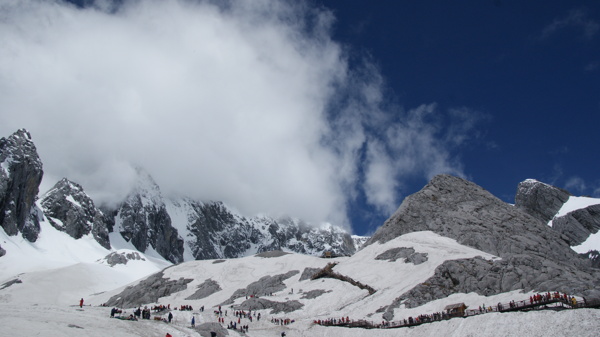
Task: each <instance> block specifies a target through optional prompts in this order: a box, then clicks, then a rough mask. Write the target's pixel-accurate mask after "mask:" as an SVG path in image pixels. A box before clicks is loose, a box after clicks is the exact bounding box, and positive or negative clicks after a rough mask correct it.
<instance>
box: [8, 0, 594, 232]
mask: <svg viewBox="0 0 600 337" xmlns="http://www.w3.org/2000/svg"><path fill="white" fill-rule="evenodd" d="M73 3H75V4H77V5H73ZM82 3H85V4H82ZM0 12H4V13H6V15H4V16H1V17H0V45H3V46H4V48H2V50H0V88H1V89H2V90H0V102H1V103H2V104H0V136H7V135H9V134H11V133H12V132H14V131H15V130H17V129H19V128H27V129H28V130H29V131H30V132H31V134H32V136H33V139H34V141H35V143H36V146H37V148H38V152H39V153H40V156H41V158H42V161H43V162H44V172H45V175H44V181H43V182H42V187H41V191H42V192H44V191H45V190H47V189H48V188H50V187H51V186H52V185H53V184H54V183H55V182H56V181H58V180H60V179H61V178H62V177H68V178H69V179H71V180H73V181H75V182H77V183H79V184H81V185H82V186H83V187H84V188H85V190H86V191H87V192H88V194H90V195H91V196H92V197H93V198H94V200H95V201H96V202H97V203H115V202H116V201H118V200H120V198H123V197H124V196H125V195H126V194H127V193H128V192H129V191H130V188H131V185H132V183H133V182H134V181H135V172H136V168H137V167H142V168H144V169H145V170H147V171H148V172H149V173H150V174H151V175H152V176H153V177H154V179H155V180H156V181H157V183H158V184H159V185H160V186H161V190H162V191H163V194H165V195H186V196H191V197H194V198H197V199H201V200H222V201H224V202H225V203H227V204H228V205H230V206H233V207H235V208H236V209H238V210H239V211H240V212H241V213H244V214H247V215H254V214H259V213H260V214H271V215H284V214H287V215H292V216H297V217H300V218H303V219H307V220H309V221H311V222H313V223H318V222H321V221H328V222H331V223H334V224H338V225H341V226H345V227H346V228H348V229H351V230H352V231H353V232H355V233H357V234H361V235H363V234H369V233H372V232H373V231H374V230H375V229H376V228H377V227H378V226H380V225H381V224H382V223H383V222H384V221H385V219H387V218H388V217H389V215H390V214H391V213H392V212H393V211H394V210H395V209H396V208H397V207H398V206H399V205H400V203H401V201H402V200H403V198H404V197H406V196H407V195H409V194H412V193H415V192H416V191H418V190H419V189H420V188H422V187H423V186H424V185H425V184H426V183H427V181H428V180H429V179H431V178H432V177H433V176H434V175H435V174H439V173H449V174H454V175H458V176H462V177H464V178H467V179H469V180H471V181H474V182H475V183H477V184H479V185H481V186H482V187H484V188H486V189H487V190H489V191H490V192H491V193H493V194H494V195H496V196H498V197H499V198H501V199H502V200H504V201H506V202H512V201H513V200H514V193H515V191H516V188H517V184H518V183H519V182H521V181H523V180H524V179H527V178H535V179H538V180H541V181H544V182H547V183H550V184H553V185H555V186H559V187H563V188H566V189H568V190H569V191H571V192H572V193H574V194H576V195H592V196H600V179H599V178H598V176H597V169H596V165H597V164H598V155H597V154H596V148H595V147H596V145H597V144H600V135H599V133H598V131H597V125H598V124H599V123H598V120H599V118H600V117H599V116H600V114H599V113H600V95H598V93H599V92H600V76H599V74H600V43H599V42H600V5H599V4H598V3H597V2H596V1H568V2H567V1H527V2H522V1H499V0H498V1H463V2H449V1H419V2H415V1H411V2H408V1H378V2H366V1H341V0H340V1H316V0H309V1H275V0H260V1H256V0H239V1H231V2H220V1H217V2H214V1H200V0H198V1H196V0H165V1H159V0H148V1H108V0H103V1H100V0H99V1H72V2H66V1H60V0H56V1H34V0H23V1H7V2H5V3H3V4H2V5H0Z"/></svg>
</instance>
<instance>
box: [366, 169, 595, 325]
mask: <svg viewBox="0 0 600 337" xmlns="http://www.w3.org/2000/svg"><path fill="white" fill-rule="evenodd" d="M417 231H433V232H435V233H437V234H439V235H442V236H446V237H449V238H452V239H455V240H457V241H458V242H459V243H460V244H463V245H465V246H470V247H473V248H476V249H479V250H482V251H484V252H487V253H490V254H493V255H496V256H499V257H501V258H502V261H501V262H496V263H491V262H488V261H485V260H480V259H469V260H467V261H466V262H461V263H459V264H457V262H456V261H448V262H446V263H445V264H444V265H443V266H442V267H440V268H442V269H439V268H438V269H439V270H440V271H439V273H436V276H434V277H433V278H432V279H430V280H428V281H426V283H427V284H428V286H427V287H417V288H415V289H413V290H411V291H408V292H407V293H405V294H403V295H402V296H400V297H399V298H398V299H396V301H394V303H395V304H396V305H398V304H399V303H400V302H405V303H414V304H416V303H424V301H428V300H431V299H436V298H442V297H445V296H447V295H449V294H450V293H454V292H471V291H474V292H477V293H480V294H482V295H491V294H497V293H501V292H504V291H508V290H511V289H526V290H536V291H546V290H561V291H564V292H568V293H571V294H579V295H586V294H587V295H589V296H590V297H598V295H600V293H598V291H597V290H595V289H598V286H599V285H600V281H598V277H597V276H598V275H597V274H595V272H594V271H592V269H591V268H590V266H589V263H586V261H585V260H584V259H581V258H579V257H578V255H577V254H576V253H575V252H574V251H573V250H571V248H570V246H569V244H568V243H567V242H566V241H565V240H564V237H563V236H561V235H560V234H559V233H557V232H556V231H554V230H553V229H552V228H551V227H550V226H548V225H547V224H546V223H545V222H543V221H542V220H540V219H538V218H536V217H533V216H531V215H529V214H527V213H526V212H524V211H522V210H521V209H520V208H518V207H515V206H512V205H509V204H506V203H504V202H502V201H501V200H499V199H497V198H496V197H494V196H493V195H491V194H490V193H489V192H487V191H486V190H484V189H483V188H481V187H479V186H477V185H476V184H474V183H472V182H469V181H466V180H464V179H461V178H457V177H452V176H449V175H439V176H436V177H434V178H433V179H432V180H431V181H430V182H429V183H428V184H427V185H426V186H425V187H424V188H423V189H422V190H421V191H419V192H417V193H415V194H413V195H411V196H409V197H407V198H406V199H405V200H404V201H403V203H402V205H400V208H399V209H398V210H397V211H396V212H395V213H394V215H392V217H391V218H390V219H389V220H387V221H386V222H385V224H384V225H383V226H382V227H380V228H379V229H378V230H377V231H376V232H375V234H374V235H373V237H372V238H371V240H370V241H369V242H367V243H366V244H367V245H368V244H371V243H373V242H387V241H389V240H392V239H393V238H396V237H398V236H400V235H403V234H407V233H411V232H417ZM465 263H466V264H467V266H465V265H464V264H465ZM461 264H462V265H461ZM455 265H456V266H455ZM488 265H490V267H487V266H488ZM449 266H452V267H449ZM454 266H455V267H454ZM484 267H485V268H484ZM444 268H445V269H444ZM463 270H464V271H463ZM466 270H470V271H469V272H472V273H474V274H473V275H472V277H471V278H465V280H461V278H460V277H458V274H457V273H465V272H466ZM490 271H492V272H493V273H491V272H490ZM465 275H466V274H465ZM494 275H501V276H502V277H498V280H497V281H493V280H492V279H491V278H494V277H495V276H494ZM442 280H443V281H442ZM456 281H458V282H456ZM448 282H450V283H448ZM450 284H452V285H453V286H452V287H449V285H450ZM459 285H460V286H459ZM390 307H391V308H393V307H394V305H392V306H390ZM388 312H389V313H390V314H392V315H393V312H392V311H391V309H388ZM390 314H388V315H387V317H388V318H389V317H390Z"/></svg>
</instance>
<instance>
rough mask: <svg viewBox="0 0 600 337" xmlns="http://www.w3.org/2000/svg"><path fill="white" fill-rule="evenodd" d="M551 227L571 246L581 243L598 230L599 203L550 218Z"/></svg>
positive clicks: (599, 220) (599, 217) (599, 218)
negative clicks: (565, 238)
mask: <svg viewBox="0 0 600 337" xmlns="http://www.w3.org/2000/svg"><path fill="white" fill-rule="evenodd" d="M552 228H553V229H554V230H555V231H557V232H559V233H561V234H563V235H565V236H566V237H567V242H568V243H569V245H571V246H578V245H580V244H582V243H583V242H584V241H585V240H587V238H588V237H589V236H590V235H591V234H595V233H597V232H598V231H599V230H600V205H591V206H588V207H586V208H581V209H578V210H575V211H573V212H569V213H567V214H566V215H563V216H561V217H557V218H555V219H554V220H552Z"/></svg>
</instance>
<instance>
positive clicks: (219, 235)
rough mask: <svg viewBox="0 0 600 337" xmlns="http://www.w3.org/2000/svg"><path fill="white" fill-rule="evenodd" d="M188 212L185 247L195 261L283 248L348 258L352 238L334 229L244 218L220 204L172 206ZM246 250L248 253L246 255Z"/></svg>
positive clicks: (294, 221) (293, 221) (292, 221)
mask: <svg viewBox="0 0 600 337" xmlns="http://www.w3.org/2000/svg"><path fill="white" fill-rule="evenodd" d="M184 203H185V204H186V205H185V208H186V209H188V210H191V211H190V212H189V214H188V218H189V219H191V221H190V223H189V224H188V226H187V227H188V228H189V230H190V233H191V236H190V238H189V239H188V240H187V244H188V246H189V248H190V250H191V253H192V255H193V256H194V258H195V259H196V260H207V259H220V258H237V257H242V256H246V255H248V253H254V252H253V251H251V250H254V251H255V252H257V253H263V252H270V251H280V250H282V249H285V250H287V251H293V252H297V253H300V254H310V255H321V254H322V253H323V252H325V251H332V252H333V253H334V254H336V255H352V254H353V253H354V252H355V251H356V247H355V244H354V241H353V240H352V237H351V236H350V235H349V234H348V233H347V232H346V231H344V230H342V229H341V228H337V227H334V226H330V227H325V228H316V227H314V226H311V225H309V224H307V223H305V222H303V221H301V220H297V219H292V218H278V219H274V218H270V217H267V216H257V217H245V216H242V215H240V214H236V213H234V212H232V211H231V210H230V209H229V208H228V207H227V206H226V205H225V204H223V203H222V202H199V201H193V200H189V199H187V200H182V201H179V202H175V203H174V204H175V206H178V207H182V206H183V204H184ZM249 251H250V252H249Z"/></svg>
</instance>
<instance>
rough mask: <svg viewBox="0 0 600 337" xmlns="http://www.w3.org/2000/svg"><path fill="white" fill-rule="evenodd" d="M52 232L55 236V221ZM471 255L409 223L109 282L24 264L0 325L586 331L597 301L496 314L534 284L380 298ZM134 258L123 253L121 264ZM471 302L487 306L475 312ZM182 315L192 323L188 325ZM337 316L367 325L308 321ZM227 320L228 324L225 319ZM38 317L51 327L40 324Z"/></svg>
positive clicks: (103, 276)
mask: <svg viewBox="0 0 600 337" xmlns="http://www.w3.org/2000/svg"><path fill="white" fill-rule="evenodd" d="M56 233H59V234H61V235H64V236H66V234H64V233H62V232H59V231H56ZM90 240H91V239H90ZM72 241H73V242H76V241H74V240H72ZM94 243H95V242H94ZM95 244H96V245H97V243H95ZM415 255H418V256H420V257H416V256H415ZM402 256H407V257H402ZM411 256H413V257H412V258H411ZM475 258H477V259H481V260H482V261H485V262H486V263H495V262H499V261H502V259H501V258H499V257H498V256H494V255H493V254H489V253H486V252H483V251H481V250H477V249H474V248H472V247H468V246H465V245H462V244H460V243H459V242H457V241H456V240H454V239H450V238H447V237H443V236H441V235H439V234H436V233H433V232H431V231H418V232H412V233H408V234H403V235H400V236H398V237H396V238H393V239H390V240H388V241H387V242H385V243H382V242H374V243H371V244H370V245H368V246H366V247H365V248H363V249H362V250H360V251H359V252H357V253H356V254H354V255H353V256H351V257H339V258H333V259H323V258H318V257H314V256H308V255H303V254H296V253H285V252H267V253H261V254H257V255H255V256H247V257H243V258H238V259H227V260H222V259H217V260H200V261H189V262H184V263H181V264H178V265H175V266H171V267H169V268H166V269H163V270H161V271H158V272H156V273H154V274H153V275H151V276H149V277H147V278H144V279H142V280H138V281H135V282H132V283H130V284H129V285H126V286H125V285H123V286H120V287H117V288H113V289H112V290H110V289H111V287H113V286H114V285H115V280H116V278H115V277H114V274H113V273H112V272H110V267H108V266H107V265H106V264H105V263H104V262H102V263H80V264H77V265H74V266H70V267H65V268H59V269H53V270H48V271H41V272H34V273H26V274H23V275H20V276H18V277H17V278H15V279H12V280H11V281H13V282H12V283H9V282H4V281H0V299H1V300H0V324H2V326H3V327H4V328H5V329H9V331H16V332H18V333H17V335H22V336H25V335H32V334H35V333H36V332H39V331H45V335H46V336H50V337H53V336H81V335H82V334H84V335H86V336H106V335H110V336H164V335H165V334H166V333H170V334H171V335H172V336H174V337H180V336H181V337H183V336H198V335H201V336H210V332H211V331H212V332H216V333H217V336H280V335H281V332H285V333H286V335H287V336H335V337H337V336H464V335H477V336H498V335H500V336H515V335H518V336H540V333H543V334H544V335H548V336H564V335H577V336H595V335H596V334H597V331H598V329H599V328H600V311H599V310H597V309H576V310H566V309H563V310H559V309H560V306H558V305H560V304H548V306H549V307H553V308H555V310H543V309H541V308H542V307H543V306H542V305H539V306H538V310H532V311H514V312H510V311H507V312H503V313H499V312H497V310H498V303H503V304H506V306H507V307H508V306H509V304H510V303H511V302H512V301H515V302H516V303H518V304H519V305H521V304H523V303H528V302H529V298H530V297H531V296H533V295H535V294H536V292H535V291H523V290H522V289H515V290H512V291H506V292H502V293H498V294H493V295H492V294H490V295H484V294H479V293H476V292H461V291H457V292H454V293H452V294H450V295H448V296H445V297H443V298H439V299H430V300H428V301H426V302H425V303H423V304H421V305H419V306H409V305H404V304H402V305H400V306H397V307H393V308H391V309H390V308H389V307H388V304H389V303H390V301H391V300H392V299H394V298H401V297H403V296H404V294H406V293H410V292H411V291H413V290H414V289H415V288H419V287H422V286H423V285H425V284H427V283H428V282H430V280H431V278H432V276H434V275H436V274H437V272H438V270H439V269H440V268H441V267H442V266H443V265H444V264H447V263H448V262H452V261H462V260H465V259H475ZM136 261H137V260H131V261H130V262H129V263H128V264H131V263H134V262H136ZM330 263H333V264H334V265H333V267H332V268H330V269H331V270H332V271H333V272H334V273H335V274H337V275H341V276H342V277H341V278H331V277H324V278H316V277H315V276H318V273H319V272H320V271H323V270H324V269H327V268H328V265H329V266H332V264H330ZM446 278H447V279H448V280H451V279H454V278H455V279H459V280H460V281H461V282H462V281H463V279H462V278H461V276H460V273H456V272H453V271H450V272H449V273H448V275H446ZM349 281H355V282H354V284H353V283H351V282H349ZM104 283H107V284H104ZM67 284H68V286H67ZM356 284H358V285H363V286H367V287H369V288H372V289H373V290H374V291H369V289H367V288H361V287H360V286H357V285H356ZM103 285H104V286H103ZM48 287H54V289H55V291H53V292H44V291H42V289H47V288H48ZM569 295H575V294H569ZM82 297H83V298H84V300H85V302H84V303H85V304H84V306H83V308H81V309H80V308H79V307H78V306H77V304H78V301H79V299H80V298H82ZM575 299H576V301H578V302H582V301H583V298H582V297H581V296H575ZM587 301H591V299H590V298H588V299H587ZM456 303H464V305H465V306H466V307H467V312H469V314H470V315H472V316H471V317H468V318H465V319H462V318H458V319H449V320H441V321H438V322H435V323H425V324H422V325H415V326H413V327H411V328H408V327H406V328H396V329H387V328H385V327H384V326H381V325H382V321H383V322H384V323H385V322H387V323H385V324H389V325H395V324H403V322H404V320H405V319H406V320H407V321H408V320H414V319H416V318H417V317H420V319H423V320H424V319H425V318H424V317H425V316H423V315H433V314H434V313H441V312H444V308H446V307H447V306H448V305H452V304H456ZM102 304H106V305H108V306H101V305H102ZM159 305H162V306H164V307H167V308H170V309H166V310H161V311H152V313H151V316H152V317H153V318H154V317H157V318H159V319H160V318H163V319H166V318H167V316H168V313H169V312H170V313H171V314H172V315H173V322H172V323H166V322H163V321H156V320H154V319H151V320H139V321H128V320H120V319H116V318H110V317H109V316H110V311H111V308H113V307H118V308H122V309H123V310H124V312H123V313H120V314H117V315H116V316H121V317H128V316H129V315H131V314H133V313H134V311H135V310H136V309H137V308H138V306H141V307H142V308H144V306H148V308H152V307H154V306H159ZM555 305H556V307H554V306H555ZM182 306H191V308H192V310H180V309H181V307H182ZM481 307H485V308H486V310H485V311H484V310H481V311H480V308H481ZM201 308H204V310H201ZM563 308H564V306H563ZM219 310H220V311H221V313H220V314H219ZM236 311H238V312H239V311H244V313H248V312H251V313H252V320H251V319H250V318H249V316H247V315H246V316H241V317H240V316H237V317H236V316H235V312H236ZM388 312H391V313H392V314H393V317H394V318H393V320H390V321H389V322H388V321H385V318H384V316H385V315H386V313H388ZM259 314H260V316H261V318H260V319H258V315H259ZM32 317H33V318H34V319H31V318H32ZM192 317H193V318H194V320H195V327H192V326H191V325H190V321H191V319H192ZM342 317H343V318H344V320H345V319H346V317H347V318H348V319H349V320H350V321H351V322H353V323H355V324H356V325H357V326H361V325H365V324H369V325H373V326H378V327H376V328H374V329H373V328H371V329H364V328H360V327H356V328H348V327H343V326H340V327H336V326H325V325H322V324H316V323H315V322H319V321H321V322H328V321H329V320H332V319H336V320H340V319H341V318H342ZM428 317H429V316H428ZM221 319H222V320H221ZM238 319H239V321H238ZM277 320H279V322H281V321H286V320H288V321H289V323H287V324H281V323H278V321H277ZM219 322H221V323H219ZM233 323H235V324H236V327H237V328H238V329H236V330H233V329H227V326H228V325H230V324H233ZM48 325H50V326H52V327H53V328H52V329H48ZM244 325H247V326H248V327H249V330H248V332H245V333H241V332H240V331H239V326H244Z"/></svg>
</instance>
